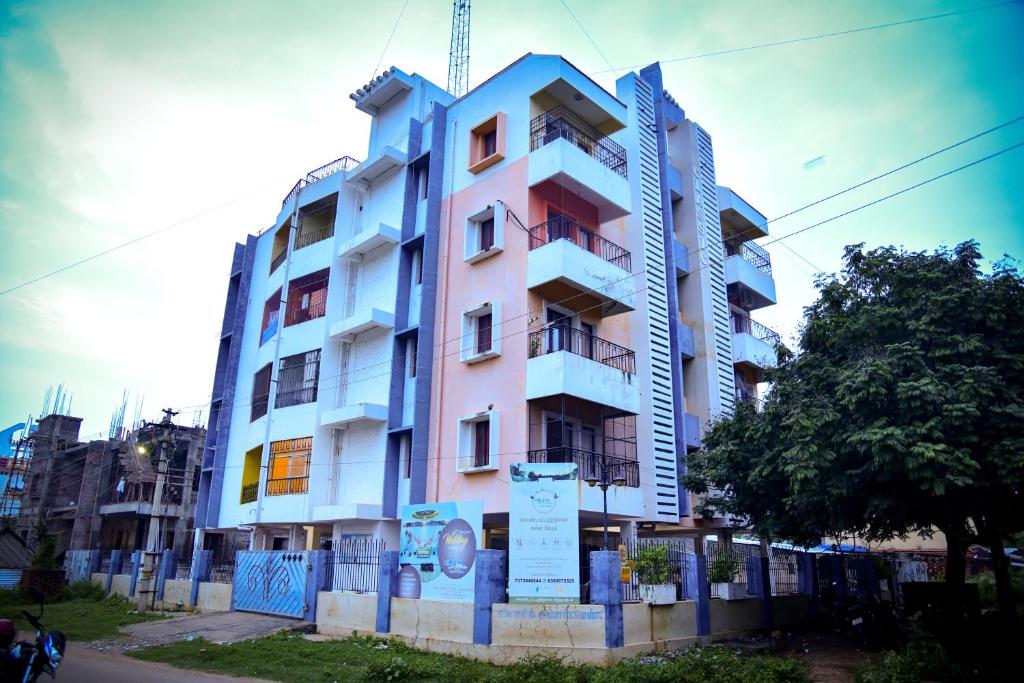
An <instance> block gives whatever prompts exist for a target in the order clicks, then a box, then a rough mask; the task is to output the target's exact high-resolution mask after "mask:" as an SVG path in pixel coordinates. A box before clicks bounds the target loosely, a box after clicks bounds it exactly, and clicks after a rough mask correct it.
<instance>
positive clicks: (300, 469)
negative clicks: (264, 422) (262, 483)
mask: <svg viewBox="0 0 1024 683" xmlns="http://www.w3.org/2000/svg"><path fill="white" fill-rule="evenodd" d="M312 453H313V437H311V436H307V437H303V438H301V439H287V440H284V441H273V442H271V444H270V463H269V474H268V477H267V495H268V496H287V495H291V494H295V493H306V492H307V491H308V490H309V460H310V456H311V455H312Z"/></svg>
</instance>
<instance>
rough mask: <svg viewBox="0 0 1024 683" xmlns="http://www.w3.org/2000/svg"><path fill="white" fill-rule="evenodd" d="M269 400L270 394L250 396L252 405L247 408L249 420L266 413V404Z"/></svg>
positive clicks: (256, 418) (254, 419)
mask: <svg viewBox="0 0 1024 683" xmlns="http://www.w3.org/2000/svg"><path fill="white" fill-rule="evenodd" d="M269 402H270V394H263V395H262V396H253V397H252V406H251V407H250V409H249V422H255V421H256V420H258V419H260V418H261V417H263V416H264V415H266V414H267V404H268V403H269Z"/></svg>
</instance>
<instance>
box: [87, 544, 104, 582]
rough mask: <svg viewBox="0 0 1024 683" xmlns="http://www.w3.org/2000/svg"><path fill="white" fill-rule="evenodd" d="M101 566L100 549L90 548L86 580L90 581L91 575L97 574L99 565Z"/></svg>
mask: <svg viewBox="0 0 1024 683" xmlns="http://www.w3.org/2000/svg"><path fill="white" fill-rule="evenodd" d="M102 566H103V551H102V550H90V551H89V576H88V577H86V581H92V575H93V574H98V573H99V571H100V567H102Z"/></svg>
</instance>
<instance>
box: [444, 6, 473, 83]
mask: <svg viewBox="0 0 1024 683" xmlns="http://www.w3.org/2000/svg"><path fill="white" fill-rule="evenodd" d="M467 90H469V0H454V2H452V48H451V51H450V52H449V53H448V92H450V93H451V94H452V95H454V96H455V97H462V96H463V95H465V94H466V91H467Z"/></svg>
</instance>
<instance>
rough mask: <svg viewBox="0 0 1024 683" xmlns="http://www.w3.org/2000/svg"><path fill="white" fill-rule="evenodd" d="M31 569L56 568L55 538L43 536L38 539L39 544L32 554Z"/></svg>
mask: <svg viewBox="0 0 1024 683" xmlns="http://www.w3.org/2000/svg"><path fill="white" fill-rule="evenodd" d="M32 568H33V569H56V568H57V539H56V538H54V537H53V536H43V537H42V538H41V539H40V540H39V546H38V547H37V548H36V552H35V554H34V555H32Z"/></svg>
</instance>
